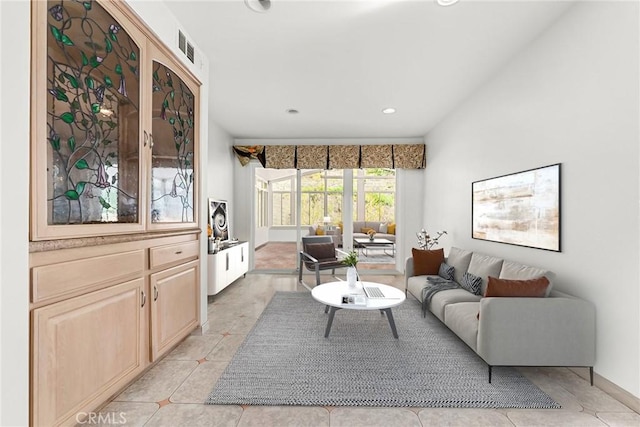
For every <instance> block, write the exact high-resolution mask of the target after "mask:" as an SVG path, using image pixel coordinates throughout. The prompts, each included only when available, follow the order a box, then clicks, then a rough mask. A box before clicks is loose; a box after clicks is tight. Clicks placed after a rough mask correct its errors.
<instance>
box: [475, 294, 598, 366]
mask: <svg viewBox="0 0 640 427" xmlns="http://www.w3.org/2000/svg"><path fill="white" fill-rule="evenodd" d="M595 327H596V321H595V308H594V306H593V304H591V303H590V302H588V301H585V300H581V299H579V298H573V297H548V298H508V297H507V298H483V299H482V300H481V301H480V311H479V323H478V346H477V349H478V355H479V356H480V357H482V358H483V359H484V360H485V362H487V363H488V364H489V365H494V366H593V365H594V363H595Z"/></svg>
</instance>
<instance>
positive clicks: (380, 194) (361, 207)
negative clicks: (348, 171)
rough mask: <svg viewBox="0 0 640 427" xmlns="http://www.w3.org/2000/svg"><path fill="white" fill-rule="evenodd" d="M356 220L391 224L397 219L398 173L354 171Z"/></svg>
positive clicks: (386, 170)
mask: <svg viewBox="0 0 640 427" xmlns="http://www.w3.org/2000/svg"><path fill="white" fill-rule="evenodd" d="M353 194H354V209H353V216H354V220H360V221H380V222H390V221H393V220H394V217H395V195H396V171H395V170H394V169H383V168H379V169H358V170H356V171H354V183H353Z"/></svg>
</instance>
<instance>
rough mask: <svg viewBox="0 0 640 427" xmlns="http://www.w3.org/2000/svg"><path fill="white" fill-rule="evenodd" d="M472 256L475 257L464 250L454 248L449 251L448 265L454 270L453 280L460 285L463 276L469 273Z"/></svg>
mask: <svg viewBox="0 0 640 427" xmlns="http://www.w3.org/2000/svg"><path fill="white" fill-rule="evenodd" d="M471 255H473V252H470V251H465V250H464V249H460V248H456V247H452V248H451V249H450V250H449V256H448V257H447V264H449V265H450V266H452V267H453V268H454V271H453V278H454V280H455V281H456V282H458V283H460V282H461V281H462V276H463V275H464V273H466V272H467V269H468V268H469V263H470V262H471Z"/></svg>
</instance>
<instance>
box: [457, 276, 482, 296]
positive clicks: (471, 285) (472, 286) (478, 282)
mask: <svg viewBox="0 0 640 427" xmlns="http://www.w3.org/2000/svg"><path fill="white" fill-rule="evenodd" d="M460 286H462V288H463V289H465V290H467V291H469V292H471V293H472V294H474V295H480V290H481V289H482V277H480V276H476V275H475V274H471V273H464V275H463V276H462V282H460Z"/></svg>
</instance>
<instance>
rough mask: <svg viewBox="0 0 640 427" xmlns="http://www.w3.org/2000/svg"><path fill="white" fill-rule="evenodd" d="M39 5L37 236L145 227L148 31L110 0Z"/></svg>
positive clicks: (35, 7) (35, 42)
mask: <svg viewBox="0 0 640 427" xmlns="http://www.w3.org/2000/svg"><path fill="white" fill-rule="evenodd" d="M107 8H108V9H109V10H107ZM32 10H33V19H34V31H33V36H32V37H33V41H32V48H33V55H34V68H33V70H32V75H33V78H32V82H33V83H32V97H31V99H32V100H33V102H32V108H33V110H32V115H33V117H34V120H33V121H32V123H33V125H32V126H33V131H32V135H33V136H32V162H33V163H32V173H33V179H32V181H33V182H32V204H31V206H32V209H31V210H32V229H31V239H32V240H41V239H50V238H65V237H79V236H88V235H104V234H113V233H126V232H135V231H140V230H143V229H144V225H145V224H144V215H143V211H142V210H141V207H142V204H141V201H142V200H144V196H145V194H144V192H145V191H146V190H145V187H144V186H143V185H142V183H143V180H142V176H143V175H142V174H143V168H142V167H141V165H142V160H141V159H140V151H141V150H140V142H141V138H140V134H141V129H142V128H141V111H142V108H144V107H143V105H142V96H141V95H142V94H141V87H142V86H141V78H142V77H141V76H142V75H143V73H144V72H145V70H144V66H142V65H141V58H142V57H143V48H144V46H145V44H146V39H145V38H144V37H143V35H142V34H141V33H140V32H139V31H138V30H137V29H136V27H135V25H133V24H131V22H130V21H129V19H128V18H127V16H126V15H125V14H123V13H122V12H121V11H120V10H118V8H117V7H113V6H112V5H111V4H108V3H105V4H104V7H103V5H102V4H101V3H98V2H96V1H85V2H78V1H71V0H57V1H52V0H50V1H48V2H41V1H38V2H33V3H32Z"/></svg>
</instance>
